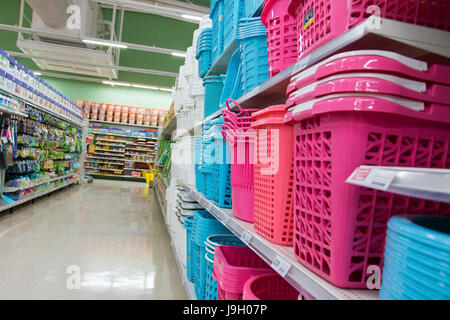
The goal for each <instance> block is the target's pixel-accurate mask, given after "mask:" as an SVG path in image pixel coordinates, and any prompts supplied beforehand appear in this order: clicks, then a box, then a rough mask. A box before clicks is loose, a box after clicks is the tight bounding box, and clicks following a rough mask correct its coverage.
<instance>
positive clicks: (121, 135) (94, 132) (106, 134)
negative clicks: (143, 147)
mask: <svg viewBox="0 0 450 320" xmlns="http://www.w3.org/2000/svg"><path fill="white" fill-rule="evenodd" d="M89 134H96V135H104V136H114V137H125V138H133V139H147V140H158V139H157V138H153V137H139V136H129V135H125V134H117V133H107V132H96V131H90V132H89Z"/></svg>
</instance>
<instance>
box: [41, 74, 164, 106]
mask: <svg viewBox="0 0 450 320" xmlns="http://www.w3.org/2000/svg"><path fill="white" fill-rule="evenodd" d="M42 78H43V79H45V80H46V81H47V82H48V83H50V84H51V85H52V86H54V87H55V88H58V90H59V91H61V92H63V93H64V94H65V95H66V96H67V97H68V98H70V99H71V100H73V101H75V102H76V101H77V100H87V101H95V102H103V103H111V104H120V105H126V106H133V107H145V108H158V109H162V110H168V109H169V107H170V104H171V102H172V97H171V93H170V92H166V91H158V90H147V89H139V88H131V87H118V86H115V87H112V86H110V85H105V84H102V83H95V82H86V81H78V80H70V79H57V78H53V77H44V76H42Z"/></svg>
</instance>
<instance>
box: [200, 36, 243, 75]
mask: <svg viewBox="0 0 450 320" xmlns="http://www.w3.org/2000/svg"><path fill="white" fill-rule="evenodd" d="M237 48H238V46H237V44H236V39H233V40H232V41H231V42H230V43H229V44H228V47H226V48H225V49H224V50H223V52H222V54H221V55H220V56H219V57H218V58H217V60H216V61H214V64H213V65H212V66H211V68H210V69H209V71H208V73H207V74H206V76H205V77H210V76H218V75H221V74H226V73H227V69H228V63H229V62H230V59H231V56H232V55H233V53H234V52H235V51H236V49H237Z"/></svg>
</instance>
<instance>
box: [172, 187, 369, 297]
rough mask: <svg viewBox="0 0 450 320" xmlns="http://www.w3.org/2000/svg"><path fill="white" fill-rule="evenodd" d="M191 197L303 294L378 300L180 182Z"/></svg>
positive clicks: (367, 291)
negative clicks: (332, 279)
mask: <svg viewBox="0 0 450 320" xmlns="http://www.w3.org/2000/svg"><path fill="white" fill-rule="evenodd" d="M179 184H180V185H182V186H184V187H185V189H186V191H187V192H188V193H189V194H190V196H191V197H192V198H193V199H194V200H196V201H198V203H200V205H201V206H203V207H204V208H205V210H207V211H209V212H210V213H211V214H212V215H213V216H215V217H216V218H217V219H218V220H219V221H220V222H221V223H222V224H223V225H224V226H226V227H227V228H228V229H229V230H230V231H231V232H233V233H234V234H235V235H236V236H237V237H239V238H240V239H241V240H242V241H243V242H244V243H245V244H246V245H247V246H249V247H250V248H251V249H252V250H253V251H255V252H256V253H257V254H258V255H259V256H260V257H261V258H262V259H264V260H265V261H266V262H267V263H268V264H269V265H271V266H272V267H273V268H274V270H275V271H277V272H278V273H279V274H280V275H281V276H282V277H283V278H285V279H286V280H287V281H288V282H289V283H290V284H291V285H292V286H294V287H295V288H296V289H297V290H299V291H300V292H302V293H305V292H307V293H309V294H310V295H311V296H312V297H314V298H315V299H324V300H330V299H331V300H336V299H337V300H377V299H378V291H377V290H359V289H358V290H356V289H350V290H349V289H341V288H338V287H336V286H334V285H332V284H331V283H329V282H328V281H326V280H324V279H322V278H321V277H319V276H318V275H316V274H315V273H314V272H312V271H310V270H309V269H308V268H306V267H305V266H303V265H302V264H301V263H299V262H298V261H297V260H296V258H295V256H294V253H293V248H292V247H284V246H279V245H275V244H273V243H271V242H269V241H267V240H266V239H264V238H262V237H261V236H259V235H258V234H256V232H255V231H254V228H253V224H250V223H247V222H244V221H241V220H239V219H237V218H235V217H234V216H233V213H232V210H231V209H223V208H220V207H218V206H216V205H214V204H213V203H212V202H211V201H210V200H208V199H206V198H205V197H204V196H203V195H202V194H200V193H199V192H198V191H197V190H196V188H195V187H194V186H190V185H187V184H185V183H184V182H182V181H179Z"/></svg>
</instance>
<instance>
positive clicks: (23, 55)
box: [7, 51, 178, 78]
mask: <svg viewBox="0 0 450 320" xmlns="http://www.w3.org/2000/svg"><path fill="white" fill-rule="evenodd" d="M7 52H8V54H9V55H11V56H13V57H19V58H27V59H36V60H44V61H54V62H62V63H67V64H69V65H72V66H74V67H76V66H77V65H78V66H83V67H92V68H100V69H114V70H119V71H127V72H135V73H146V74H153V75H158V76H165V77H175V78H176V77H178V73H175V72H168V71H159V70H151V69H142V68H131V67H123V66H112V65H111V66H108V65H99V64H95V63H84V62H74V61H70V60H66V59H56V58H48V57H42V56H37V55H32V54H26V53H21V52H11V51H7Z"/></svg>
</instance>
